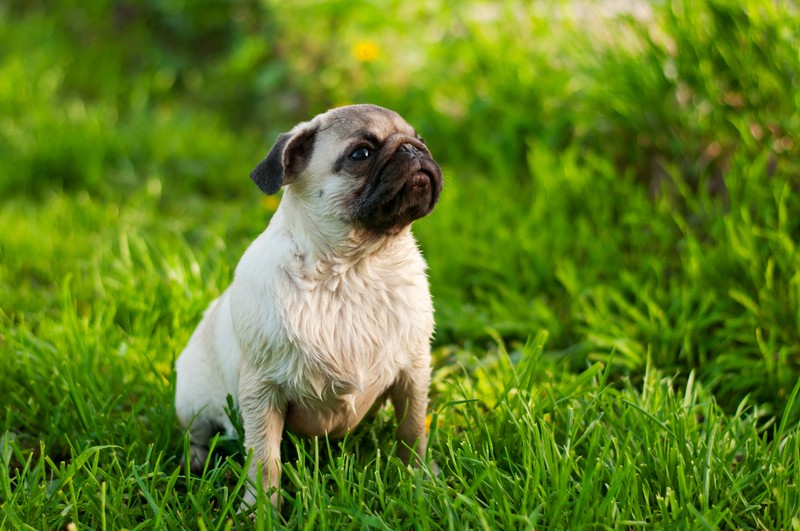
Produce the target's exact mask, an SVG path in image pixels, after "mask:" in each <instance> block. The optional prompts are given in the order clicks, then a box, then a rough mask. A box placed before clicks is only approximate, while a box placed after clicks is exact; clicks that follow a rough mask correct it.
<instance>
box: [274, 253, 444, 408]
mask: <svg viewBox="0 0 800 531" xmlns="http://www.w3.org/2000/svg"><path fill="white" fill-rule="evenodd" d="M380 266H381V264H377V265H375V264H360V265H359V266H357V267H352V268H349V269H346V270H344V271H340V272H337V273H333V274H331V275H323V276H322V278H321V279H319V280H317V281H311V282H305V283H304V282H300V283H299V285H298V286H299V287H300V289H298V290H296V291H295V292H294V294H293V295H294V296H293V297H290V298H289V299H288V300H287V305H286V307H285V316H286V318H287V323H288V330H287V332H288V334H289V341H290V343H292V344H293V345H295V346H296V347H297V352H296V353H295V354H296V355H298V356H300V357H303V358H305V359H306V360H307V361H308V362H309V364H310V366H311V367H312V371H311V372H314V370H313V368H316V369H317V370H318V372H319V373H320V375H319V376H321V377H322V378H323V379H328V380H329V385H332V386H334V387H345V388H346V387H356V388H359V387H363V386H364V385H368V384H371V383H372V382H373V381H374V380H375V379H379V378H394V376H395V375H396V373H397V372H398V371H399V370H400V369H402V368H403V366H404V365H406V364H407V363H408V362H409V361H410V358H411V356H413V352H411V351H413V350H415V349H418V346H417V345H418V344H419V343H420V342H423V344H427V341H428V339H429V337H430V334H431V332H432V307H431V304H430V295H429V293H428V289H427V283H426V281H425V277H424V274H423V273H422V272H421V271H416V270H415V269H414V268H404V269H402V270H401V271H397V270H392V269H390V268H387V267H380ZM354 390H355V389H339V390H337V391H339V392H345V393H347V392H349V391H354ZM337 394H338V393H337Z"/></svg>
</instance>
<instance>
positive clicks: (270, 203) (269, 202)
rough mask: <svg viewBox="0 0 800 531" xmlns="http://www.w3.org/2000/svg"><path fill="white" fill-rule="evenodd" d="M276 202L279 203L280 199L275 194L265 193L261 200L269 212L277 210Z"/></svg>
mask: <svg viewBox="0 0 800 531" xmlns="http://www.w3.org/2000/svg"><path fill="white" fill-rule="evenodd" d="M278 203H280V200H279V199H278V196H276V195H265V196H264V198H263V199H262V200H261V204H262V205H263V206H264V208H266V209H267V210H269V211H270V212H275V211H276V210H278Z"/></svg>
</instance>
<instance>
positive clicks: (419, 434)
mask: <svg viewBox="0 0 800 531" xmlns="http://www.w3.org/2000/svg"><path fill="white" fill-rule="evenodd" d="M430 379H431V376H430V368H429V367H427V366H425V367H421V368H418V369H414V370H413V371H409V372H403V373H401V374H400V376H399V377H398V379H397V381H395V383H394V385H393V386H392V388H391V390H390V397H391V399H392V404H393V405H394V413H395V416H396V417H397V421H398V423H399V426H398V428H397V439H398V442H399V445H398V449H397V456H398V457H400V459H402V461H403V463H405V464H409V461H410V458H411V450H414V451H415V453H416V456H417V457H418V460H415V462H414V463H412V464H415V465H418V464H421V463H422V461H423V460H424V458H425V447H426V445H427V439H428V435H427V433H426V430H425V417H426V412H427V409H428V386H429V385H430Z"/></svg>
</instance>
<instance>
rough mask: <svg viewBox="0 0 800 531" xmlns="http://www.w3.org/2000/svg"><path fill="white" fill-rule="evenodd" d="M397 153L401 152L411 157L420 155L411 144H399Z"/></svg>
mask: <svg viewBox="0 0 800 531" xmlns="http://www.w3.org/2000/svg"><path fill="white" fill-rule="evenodd" d="M397 150H398V151H402V152H404V153H408V154H410V155H411V156H414V157H419V156H420V155H421V154H422V153H421V152H420V150H418V149H417V148H416V147H415V146H414V145H413V144H408V143H406V144H400V147H399V148H397Z"/></svg>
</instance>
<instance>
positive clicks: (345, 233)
mask: <svg viewBox="0 0 800 531" xmlns="http://www.w3.org/2000/svg"><path fill="white" fill-rule="evenodd" d="M275 216H280V217H282V218H283V229H284V230H286V231H287V232H288V233H289V236H290V238H291V239H292V241H293V242H294V243H295V245H296V246H297V248H298V250H299V251H300V252H301V253H302V254H304V255H305V258H306V260H305V262H306V264H308V265H312V264H313V265H314V266H315V267H316V268H317V269H318V268H319V267H320V266H324V265H325V264H329V265H330V266H332V267H333V268H334V269H340V268H342V267H345V268H346V267H347V266H350V265H356V264H358V263H359V262H361V261H363V260H364V259H368V258H371V257H375V256H378V255H381V254H384V253H388V254H392V252H394V251H397V250H399V248H405V247H406V246H407V245H409V244H410V245H412V246H414V247H415V248H416V243H415V241H414V239H413V236H412V235H411V228H410V226H409V227H406V228H404V229H402V230H401V231H400V232H398V233H396V234H392V235H387V236H380V235H375V234H373V233H370V232H368V231H366V230H358V229H354V228H353V227H352V226H351V225H350V224H349V223H347V222H346V221H345V220H342V219H338V218H335V217H333V216H331V217H323V216H320V215H319V213H315V212H310V211H309V209H308V207H307V204H306V202H305V201H302V200H301V199H300V198H298V197H297V196H296V195H295V193H293V191H292V190H291V188H289V189H287V190H286V192H285V193H284V196H283V198H282V199H281V204H280V206H279V207H278V210H277V212H275ZM325 269H327V268H325Z"/></svg>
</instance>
